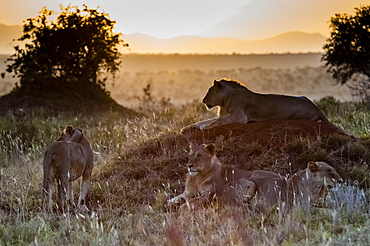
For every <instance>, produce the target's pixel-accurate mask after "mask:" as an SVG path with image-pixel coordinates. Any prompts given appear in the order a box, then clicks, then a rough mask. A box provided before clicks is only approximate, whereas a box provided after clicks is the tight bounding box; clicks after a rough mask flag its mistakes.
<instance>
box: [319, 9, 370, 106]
mask: <svg viewBox="0 0 370 246" xmlns="http://www.w3.org/2000/svg"><path fill="white" fill-rule="evenodd" d="M330 28H331V29H332V31H331V34H330V37H329V39H328V40H327V43H326V44H325V45H324V47H323V48H324V50H325V52H326V53H325V54H324V55H323V57H322V61H325V66H326V67H327V68H328V70H327V71H328V72H330V73H332V76H333V78H334V79H336V80H337V81H338V83H341V84H342V85H343V84H346V85H347V86H348V87H349V88H350V90H351V93H352V95H353V96H357V97H359V98H360V99H361V100H362V102H364V103H365V104H369V102H370V5H369V6H361V7H359V8H355V15H348V14H335V16H334V17H332V18H331V20H330ZM368 106H370V105H368Z"/></svg>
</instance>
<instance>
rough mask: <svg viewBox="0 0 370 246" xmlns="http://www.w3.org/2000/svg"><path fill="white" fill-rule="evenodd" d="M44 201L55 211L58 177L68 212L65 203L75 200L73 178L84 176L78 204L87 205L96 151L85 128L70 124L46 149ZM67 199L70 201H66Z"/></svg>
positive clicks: (60, 205)
mask: <svg viewBox="0 0 370 246" xmlns="http://www.w3.org/2000/svg"><path fill="white" fill-rule="evenodd" d="M43 169H44V180H43V204H44V208H45V209H46V210H47V211H49V212H51V211H52V195H53V187H54V182H55V180H56V181H57V185H58V198H57V204H58V208H59V209H60V210H61V211H62V212H64V208H65V205H70V204H74V202H73V191H72V187H71V185H72V181H74V180H76V179H78V178H79V177H82V180H81V185H80V196H79V199H78V208H79V209H85V210H86V209H87V208H86V206H85V197H86V194H87V192H88V190H89V186H90V178H91V172H92V169H93V151H92V149H91V146H90V143H89V141H88V140H87V139H86V137H85V136H84V134H83V133H82V131H81V130H80V129H78V128H73V127H72V126H67V127H66V128H65V129H64V130H63V132H62V134H61V136H60V138H59V139H58V141H56V142H54V143H52V144H51V145H50V146H49V147H48V148H47V150H46V152H45V156H44V161H43ZM66 203H67V204H66Z"/></svg>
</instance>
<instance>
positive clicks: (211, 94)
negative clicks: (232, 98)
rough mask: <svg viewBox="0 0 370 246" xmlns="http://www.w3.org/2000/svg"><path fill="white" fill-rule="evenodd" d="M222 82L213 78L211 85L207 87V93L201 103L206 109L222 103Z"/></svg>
mask: <svg viewBox="0 0 370 246" xmlns="http://www.w3.org/2000/svg"><path fill="white" fill-rule="evenodd" d="M222 87H223V86H222V84H221V82H220V81H217V80H215V81H214V82H213V85H212V86H211V87H210V88H209V89H208V92H207V94H206V95H205V96H204V98H203V103H204V104H205V105H206V106H207V108H208V109H211V108H213V107H215V106H219V105H221V104H222V102H223V99H224V96H225V95H224V91H223V90H222Z"/></svg>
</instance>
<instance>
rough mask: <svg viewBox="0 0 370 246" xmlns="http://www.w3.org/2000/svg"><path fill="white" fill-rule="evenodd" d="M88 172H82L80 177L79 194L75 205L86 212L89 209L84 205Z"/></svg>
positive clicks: (88, 183)
mask: <svg viewBox="0 0 370 246" xmlns="http://www.w3.org/2000/svg"><path fill="white" fill-rule="evenodd" d="M90 178H91V175H90V173H88V174H83V175H82V177H81V185H80V196H79V198H78V204H77V207H78V209H79V210H80V211H82V212H87V211H89V209H88V208H87V207H86V195H87V192H88V191H89V189H90Z"/></svg>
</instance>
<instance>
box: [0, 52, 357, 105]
mask: <svg viewBox="0 0 370 246" xmlns="http://www.w3.org/2000/svg"><path fill="white" fill-rule="evenodd" d="M321 55H322V54H320V53H309V54H269V55H174V54H173V55H137V54H136V55H135V54H131V55H125V56H123V58H122V67H121V69H120V72H119V73H118V74H117V75H116V77H115V79H114V80H113V79H112V80H110V81H114V83H108V84H107V88H108V90H109V91H111V95H112V97H113V98H114V99H115V100H117V101H118V102H119V103H121V104H122V105H124V106H127V107H137V106H138V105H139V104H140V101H139V100H138V98H139V97H140V95H141V94H142V89H143V87H145V86H147V85H150V89H151V93H152V96H154V97H155V98H159V99H162V98H163V99H164V100H168V99H170V100H171V102H172V103H173V104H174V105H177V106H179V105H182V104H185V103H189V102H192V101H194V100H196V101H199V100H200V98H202V97H203V96H204V94H205V92H206V91H207V89H208V88H209V87H210V86H211V83H212V82H213V80H215V79H221V78H228V79H237V80H239V81H241V82H242V83H244V84H245V85H246V86H247V87H248V88H249V89H251V90H252V91H256V92H261V93H281V94H290V95H305V96H308V97H309V98H310V99H312V100H319V99H321V98H323V97H326V96H329V95H335V98H336V99H339V100H341V101H349V100H352V97H351V94H350V93H349V90H348V88H347V87H346V86H340V85H335V81H334V80H333V79H332V78H331V76H330V74H328V73H326V71H325V69H324V68H323V67H321V65H322V64H321V62H320V58H321ZM6 57H7V56H5V55H0V71H4V70H5V65H6V64H5V63H3V62H2V61H5V59H6ZM15 81H16V80H15V79H14V78H12V76H11V75H7V76H6V77H5V78H4V79H2V80H0V95H2V94H5V93H7V92H9V91H10V90H11V88H12V87H13V85H14V83H15ZM128 88H129V89H128Z"/></svg>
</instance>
